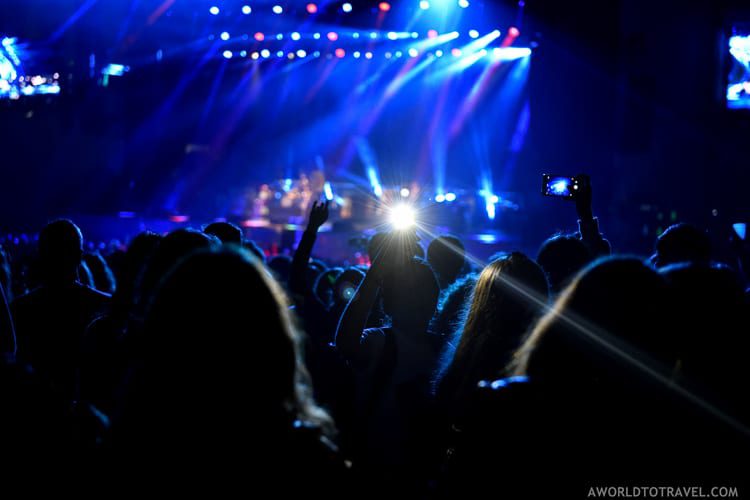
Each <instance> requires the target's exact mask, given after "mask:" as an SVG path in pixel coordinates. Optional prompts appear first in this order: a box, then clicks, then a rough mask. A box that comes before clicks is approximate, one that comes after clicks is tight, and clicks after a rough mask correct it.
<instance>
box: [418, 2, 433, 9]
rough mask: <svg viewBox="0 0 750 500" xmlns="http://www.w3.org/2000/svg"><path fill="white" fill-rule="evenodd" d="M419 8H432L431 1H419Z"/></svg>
mask: <svg viewBox="0 0 750 500" xmlns="http://www.w3.org/2000/svg"><path fill="white" fill-rule="evenodd" d="M419 8H420V9H422V10H427V9H429V8H430V2H428V1H427V0H422V1H421V2H419Z"/></svg>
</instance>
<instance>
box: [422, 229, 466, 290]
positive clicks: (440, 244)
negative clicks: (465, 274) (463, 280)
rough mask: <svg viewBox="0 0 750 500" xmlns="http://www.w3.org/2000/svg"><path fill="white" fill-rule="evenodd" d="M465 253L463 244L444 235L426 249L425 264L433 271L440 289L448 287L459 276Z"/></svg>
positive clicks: (454, 238)
mask: <svg viewBox="0 0 750 500" xmlns="http://www.w3.org/2000/svg"><path fill="white" fill-rule="evenodd" d="M465 253H466V252H465V250H464V245H463V243H461V240H459V239H458V238H457V237H455V236H450V235H444V236H439V237H437V238H435V239H434V240H432V242H431V243H430V246H429V247H427V262H429V263H430V266H432V269H433V270H434V271H435V274H436V275H437V277H438V281H439V282H440V288H445V287H446V286H448V285H450V284H451V283H453V282H454V281H455V280H456V278H458V276H459V275H460V274H461V271H462V270H463V268H464V262H465Z"/></svg>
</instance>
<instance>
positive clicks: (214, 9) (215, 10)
mask: <svg viewBox="0 0 750 500" xmlns="http://www.w3.org/2000/svg"><path fill="white" fill-rule="evenodd" d="M208 11H209V12H210V13H211V14H212V15H214V16H218V15H219V12H221V11H220V10H219V8H218V7H217V6H215V5H214V6H213V7H211V8H210V9H208Z"/></svg>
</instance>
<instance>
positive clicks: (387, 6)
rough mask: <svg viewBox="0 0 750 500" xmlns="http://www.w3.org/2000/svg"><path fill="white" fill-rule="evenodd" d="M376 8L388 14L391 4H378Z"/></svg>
mask: <svg viewBox="0 0 750 500" xmlns="http://www.w3.org/2000/svg"><path fill="white" fill-rule="evenodd" d="M378 8H379V9H380V10H381V11H383V12H388V11H389V10H391V4H389V3H388V2H380V3H379V4H378Z"/></svg>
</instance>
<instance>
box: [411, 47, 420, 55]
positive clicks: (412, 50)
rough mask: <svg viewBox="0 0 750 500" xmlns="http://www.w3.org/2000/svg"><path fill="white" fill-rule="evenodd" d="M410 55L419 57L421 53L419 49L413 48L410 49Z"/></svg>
mask: <svg viewBox="0 0 750 500" xmlns="http://www.w3.org/2000/svg"><path fill="white" fill-rule="evenodd" d="M409 55H410V56H411V57H417V56H418V55H419V51H418V50H417V49H414V48H411V49H409Z"/></svg>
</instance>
